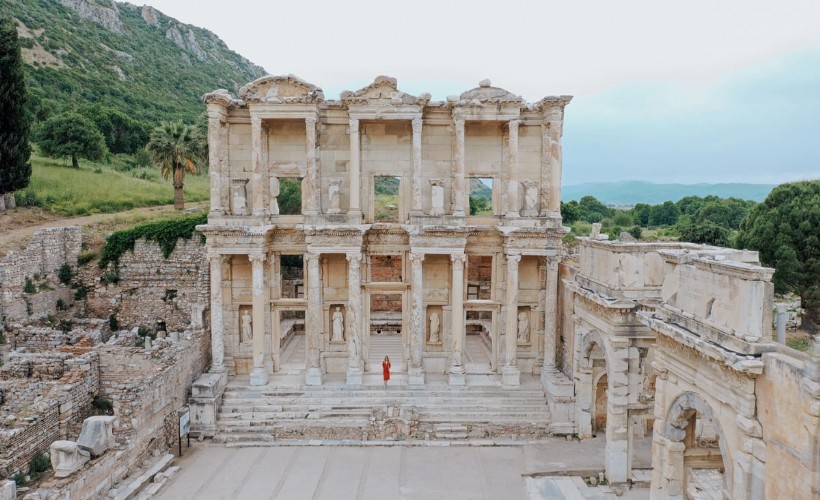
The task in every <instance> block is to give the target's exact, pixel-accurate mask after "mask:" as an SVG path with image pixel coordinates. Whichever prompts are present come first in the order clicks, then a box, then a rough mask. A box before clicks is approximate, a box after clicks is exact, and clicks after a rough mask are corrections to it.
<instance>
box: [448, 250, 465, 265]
mask: <svg viewBox="0 0 820 500" xmlns="http://www.w3.org/2000/svg"><path fill="white" fill-rule="evenodd" d="M450 260H451V261H452V262H453V264H454V265H456V266H458V267H462V266H463V265H464V263H465V262H466V261H467V255H466V254H463V253H461V254H459V253H453V254H450Z"/></svg>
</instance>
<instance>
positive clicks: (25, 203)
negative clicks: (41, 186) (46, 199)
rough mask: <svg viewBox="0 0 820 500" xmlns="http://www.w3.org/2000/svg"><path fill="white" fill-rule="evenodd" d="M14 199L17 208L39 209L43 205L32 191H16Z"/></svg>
mask: <svg viewBox="0 0 820 500" xmlns="http://www.w3.org/2000/svg"><path fill="white" fill-rule="evenodd" d="M14 197H15V200H16V201H17V206H18V207H39V206H41V205H42V204H43V200H41V199H40V198H39V197H37V193H36V192H35V191H34V190H33V189H26V190H25V191H18V192H17V193H16V194H15V196H14Z"/></svg>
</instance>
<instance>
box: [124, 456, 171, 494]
mask: <svg viewBox="0 0 820 500" xmlns="http://www.w3.org/2000/svg"><path fill="white" fill-rule="evenodd" d="M173 460H174V456H173V455H172V454H170V453H167V454H165V455H163V456H162V457H160V458H159V459H158V460H157V461H156V462H154V464H153V465H151V466H150V467H148V469H147V470H145V471H142V473H140V474H139V475H138V476H137V477H136V478H135V479H134V480H132V481H130V482H129V483H128V484H127V485H126V486H125V487H123V488H117V489H116V491H114V490H112V492H109V497H113V498H114V500H130V499H132V498H136V496H137V494H138V493H139V492H140V490H142V489H143V488H144V487H146V485H147V484H149V483H150V482H151V481H152V480H153V479H154V476H156V475H157V474H159V473H160V472H162V471H164V470H166V469H167V468H168V467H169V466H170V465H171V462H172V461H173ZM112 493H113V494H112Z"/></svg>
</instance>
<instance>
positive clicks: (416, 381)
mask: <svg viewBox="0 0 820 500" xmlns="http://www.w3.org/2000/svg"><path fill="white" fill-rule="evenodd" d="M407 384H408V385H424V370H422V369H421V368H420V367H417V368H413V367H411V368H410V370H409V371H408V373H407Z"/></svg>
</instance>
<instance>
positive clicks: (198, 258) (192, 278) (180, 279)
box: [83, 237, 210, 331]
mask: <svg viewBox="0 0 820 500" xmlns="http://www.w3.org/2000/svg"><path fill="white" fill-rule="evenodd" d="M117 269H118V275H119V282H118V283H108V284H106V283H104V282H103V280H102V279H100V277H98V276H95V275H94V274H93V273H94V272H99V271H98V270H96V269H95V270H87V271H85V274H84V275H83V279H84V282H85V283H86V286H88V287H89V289H90V292H91V293H90V294H89V296H90V297H91V298H90V299H89V301H88V309H89V314H91V315H93V316H96V317H100V318H107V317H108V316H109V314H111V313H112V312H113V313H115V314H116V316H117V319H118V321H119V323H120V325H121V326H122V327H124V328H133V327H139V326H141V327H145V328H149V329H150V330H152V331H153V330H154V329H156V327H157V321H164V322H165V325H166V328H167V329H168V331H171V330H177V331H181V330H183V329H184V328H186V327H187V326H188V325H190V324H191V319H192V310H193V309H194V308H196V307H198V308H199V311H200V313H199V314H202V312H201V311H204V309H205V307H206V305H207V304H209V303H210V298H209V297H210V295H209V293H210V291H209V288H208V283H209V281H208V279H209V278H208V276H209V268H208V263H207V260H206V256H205V246H204V245H203V244H202V243H201V242H200V239H199V238H198V237H193V238H191V239H190V240H182V239H180V240H179V241H178V242H177V246H176V248H175V249H174V251H173V252H171V254H170V255H169V256H168V258H165V257H163V255H162V250H161V249H160V247H159V245H158V244H157V243H155V242H146V241H144V240H139V241H137V243H136V245H135V246H134V251H133V252H125V254H123V255H122V257H121V258H120V262H119V266H117ZM109 272H115V271H113V270H109Z"/></svg>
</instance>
